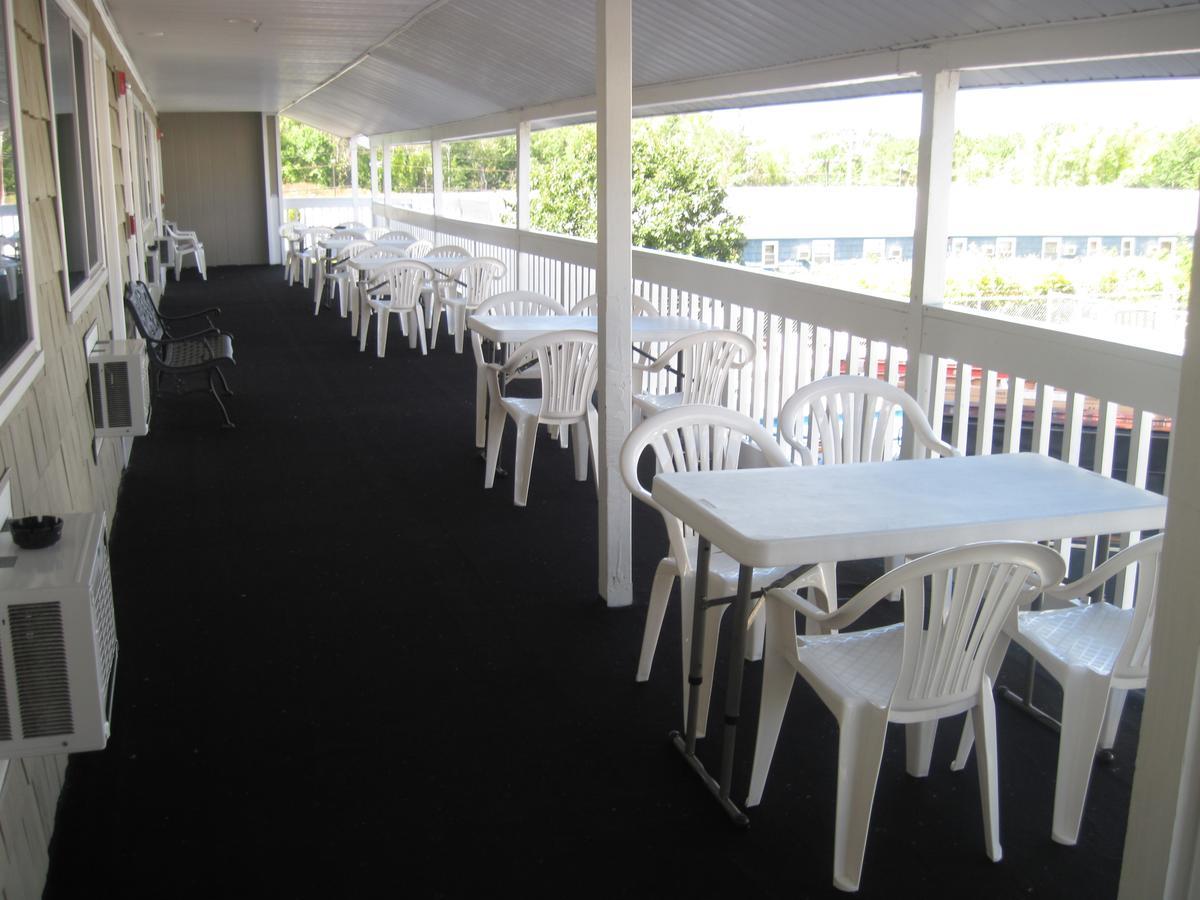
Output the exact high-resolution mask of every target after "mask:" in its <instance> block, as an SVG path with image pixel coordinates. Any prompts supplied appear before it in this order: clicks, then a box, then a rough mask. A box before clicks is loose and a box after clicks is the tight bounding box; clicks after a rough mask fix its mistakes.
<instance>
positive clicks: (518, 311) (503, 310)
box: [471, 291, 567, 448]
mask: <svg viewBox="0 0 1200 900" xmlns="http://www.w3.org/2000/svg"><path fill="white" fill-rule="evenodd" d="M566 313H567V311H566V309H564V308H563V305H562V304H561V303H559V302H558V301H557V300H554V299H553V298H551V297H547V296H545V295H543V294H536V293H534V292H533V291H503V292H502V293H499V294H495V295H493V296H491V297H489V298H488V299H487V300H484V301H483V302H482V303H480V304H479V305H478V306H477V307H475V313H474V314H475V315H477V316H563V315H566ZM518 346H519V345H517V344H511V345H506V346H505V347H504V348H503V350H504V358H505V359H507V358H508V357H509V356H511V355H512V353H513V352H514V351H515V350H516V348H517V347H518ZM471 351H472V352H473V353H474V354H475V446H476V447H479V448H483V447H485V446H486V445H487V402H488V382H487V374H486V372H485V368H486V366H487V362H488V361H487V360H485V359H484V358H483V338H481V337H480V336H479V334H478V333H477V332H474V331H472V332H471ZM540 377H541V372H540V371H539V370H538V367H537V365H536V364H534V365H531V366H527V367H525V368H522V369H520V370H518V371H517V372H516V373H514V374H513V375H512V376H511V377H509V378H508V379H507V380H505V381H504V382H503V383H502V384H501V387H504V386H506V385H507V383H508V381H511V380H514V379H518V378H540Z"/></svg>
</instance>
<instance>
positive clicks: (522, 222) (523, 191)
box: [517, 122, 565, 300]
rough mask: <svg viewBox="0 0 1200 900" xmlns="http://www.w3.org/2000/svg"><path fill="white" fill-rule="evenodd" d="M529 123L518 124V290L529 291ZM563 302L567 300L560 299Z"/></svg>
mask: <svg viewBox="0 0 1200 900" xmlns="http://www.w3.org/2000/svg"><path fill="white" fill-rule="evenodd" d="M531 133H532V129H531V127H530V124H529V122H518V123H517V290H519V291H524V290H528V289H529V258H528V257H527V256H526V255H525V254H524V253H523V252H522V250H521V232H523V231H528V230H529V222H530V217H529V199H530V197H532V196H533V180H532V178H531V175H530V172H531V168H530V165H529V162H530V160H529V139H530V135H531ZM557 299H559V300H563V299H565V298H563V297H558V298H557Z"/></svg>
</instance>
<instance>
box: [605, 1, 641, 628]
mask: <svg viewBox="0 0 1200 900" xmlns="http://www.w3.org/2000/svg"><path fill="white" fill-rule="evenodd" d="M596 13H597V28H596V42H597V43H596V95H597V98H598V100H599V103H598V105H597V115H596V149H597V157H596V166H597V173H596V174H597V198H598V201H599V203H598V206H599V208H598V210H597V212H598V216H599V218H598V222H597V242H598V248H597V249H598V257H599V258H598V260H597V266H596V293H597V295H598V296H599V301H600V302H599V309H598V314H599V323H598V325H599V337H600V370H599V371H600V377H599V388H600V410H599V412H600V429H599V430H600V435H599V438H598V447H597V450H598V453H597V458H598V460H599V467H600V471H599V472H597V473H596V476H597V479H598V481H599V487H600V528H599V534H600V579H599V581H600V596H602V597H603V598H604V599H605V601H606V602H607V603H608V605H609V606H629V605H630V604H631V603H633V566H632V556H633V551H632V547H633V537H632V498H631V496H630V494H629V491H628V490H626V488H625V485H624V484H623V483H622V480H621V465H620V464H621V445H622V443H624V441H625V438H626V436H627V435H628V434H629V431H630V429H631V427H632V378H631V373H632V367H633V349H632V348H633V322H632V312H633V300H632V297H631V296H630V295H631V293H632V286H633V149H632V134H633V2H632V0H596Z"/></svg>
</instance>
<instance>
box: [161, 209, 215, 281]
mask: <svg viewBox="0 0 1200 900" xmlns="http://www.w3.org/2000/svg"><path fill="white" fill-rule="evenodd" d="M163 229H164V230H165V231H166V232H167V241H168V243H169V244H170V252H171V259H172V260H174V263H175V280H176V281H178V280H179V274H180V272H182V271H183V257H184V256H186V255H187V254H189V253H190V254H192V257H193V258H194V259H195V260H196V269H197V270H198V271H199V272H200V277H201V278H203V279H204V280H205V281H208V269H207V267H206V266H205V263H204V245H203V244H202V243H200V238H199V236H198V235H197V234H196V232H194V231H183V230H180V229H179V228H177V227H176V226H175V224H174V223H173V222H163Z"/></svg>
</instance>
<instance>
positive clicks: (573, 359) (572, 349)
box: [503, 331, 600, 423]
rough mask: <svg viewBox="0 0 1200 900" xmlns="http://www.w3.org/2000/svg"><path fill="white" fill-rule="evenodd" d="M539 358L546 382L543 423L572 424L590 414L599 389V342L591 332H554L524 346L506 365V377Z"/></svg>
mask: <svg viewBox="0 0 1200 900" xmlns="http://www.w3.org/2000/svg"><path fill="white" fill-rule="evenodd" d="M533 356H536V357H537V361H538V371H539V373H540V375H541V379H542V408H541V412H540V413H539V414H538V417H539V419H540V420H541V421H543V422H551V423H552V422H554V421H555V420H561V421H572V420H576V419H578V418H579V417H580V416H582V415H584V413H586V412H587V408H588V404H589V403H591V402H592V391H593V390H595V388H596V364H597V362H598V361H599V358H600V349H599V339H598V338H597V336H596V334H595V332H591V331H554V332H550V333H549V334H543V335H540V336H538V337H535V338H532V339H530V340H528V341H526V342H525V343H523V344H521V345H520V346H519V347H518V348H517V349H516V350H515V351H514V352H513V354H512V356H510V357H509V358H508V361H507V362H506V363H505V364H504V367H503V372H504V374H505V375H506V376H512V375H514V374H515V373H516V372H517V370H518V369H520V368H522V367H523V366H524V365H525V364H526V363H528V362H529V359H530V357H533Z"/></svg>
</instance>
